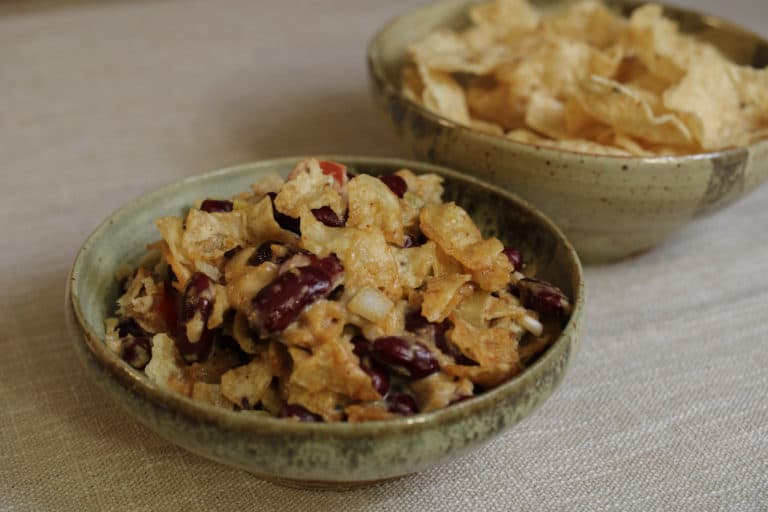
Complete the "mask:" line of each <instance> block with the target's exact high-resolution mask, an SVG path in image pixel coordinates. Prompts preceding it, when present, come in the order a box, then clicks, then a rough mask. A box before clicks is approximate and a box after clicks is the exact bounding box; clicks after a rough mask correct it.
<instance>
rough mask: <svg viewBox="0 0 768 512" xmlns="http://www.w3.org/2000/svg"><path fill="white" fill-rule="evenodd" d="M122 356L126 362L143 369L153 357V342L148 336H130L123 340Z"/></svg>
mask: <svg viewBox="0 0 768 512" xmlns="http://www.w3.org/2000/svg"><path fill="white" fill-rule="evenodd" d="M122 347H123V350H122V353H121V356H120V357H122V358H123V360H124V361H125V362H127V363H128V364H130V365H131V366H133V367H134V368H136V369H137V370H143V369H144V367H145V366H147V363H149V360H150V359H151V358H152V343H151V342H150V341H149V338H148V337H146V336H137V337H134V336H130V337H128V338H126V339H124V340H123V344H122Z"/></svg>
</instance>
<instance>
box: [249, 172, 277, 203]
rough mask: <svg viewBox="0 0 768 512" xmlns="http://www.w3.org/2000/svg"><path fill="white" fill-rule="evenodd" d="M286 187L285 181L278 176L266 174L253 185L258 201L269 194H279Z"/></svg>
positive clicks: (252, 188)
mask: <svg viewBox="0 0 768 512" xmlns="http://www.w3.org/2000/svg"><path fill="white" fill-rule="evenodd" d="M283 185H285V180H284V179H283V178H282V177H280V176H279V175H278V174H275V173H270V174H266V175H264V176H263V177H261V178H260V179H259V181H257V182H255V183H253V184H252V185H251V190H253V195H254V198H255V199H256V200H257V201H258V200H260V199H261V198H263V197H264V196H266V195H267V194H269V193H273V194H277V193H278V192H280V189H281V188H283Z"/></svg>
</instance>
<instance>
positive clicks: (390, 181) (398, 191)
mask: <svg viewBox="0 0 768 512" xmlns="http://www.w3.org/2000/svg"><path fill="white" fill-rule="evenodd" d="M379 179H380V180H381V181H383V182H384V184H385V185H386V186H387V187H389V190H391V191H392V192H393V193H394V194H395V195H396V196H397V197H400V198H402V197H403V196H404V195H405V193H406V191H407V190H408V184H407V183H405V180H404V179H403V178H401V177H400V176H398V175H397V174H386V175H384V176H379Z"/></svg>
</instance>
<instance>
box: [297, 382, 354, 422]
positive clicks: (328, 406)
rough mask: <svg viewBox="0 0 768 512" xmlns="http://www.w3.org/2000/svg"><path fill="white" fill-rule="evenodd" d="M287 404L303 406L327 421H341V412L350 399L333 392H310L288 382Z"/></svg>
mask: <svg viewBox="0 0 768 512" xmlns="http://www.w3.org/2000/svg"><path fill="white" fill-rule="evenodd" d="M286 402H287V403H289V404H297V405H301V406H302V407H304V408H306V409H307V410H309V411H310V412H313V413H315V414H319V415H320V416H322V417H323V420H325V421H340V420H341V418H342V416H341V412H342V410H343V408H344V407H345V406H346V405H347V404H348V403H349V398H347V397H345V396H344V395H341V394H339V393H334V392H333V391H325V390H323V391H309V390H308V389H306V388H304V387H302V386H300V385H298V384H296V383H295V382H292V381H288V383H287V386H286Z"/></svg>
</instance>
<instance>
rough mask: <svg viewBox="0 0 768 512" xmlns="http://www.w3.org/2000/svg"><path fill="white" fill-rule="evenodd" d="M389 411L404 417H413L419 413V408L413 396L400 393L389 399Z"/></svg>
mask: <svg viewBox="0 0 768 512" xmlns="http://www.w3.org/2000/svg"><path fill="white" fill-rule="evenodd" d="M387 410H388V411H389V412H394V413H396V414H402V415H403V416H411V415H413V414H416V413H417V412H419V406H418V405H417V404H416V400H414V398H413V397H412V396H411V395H409V394H407V393H398V394H394V395H390V396H388V397H387Z"/></svg>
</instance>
